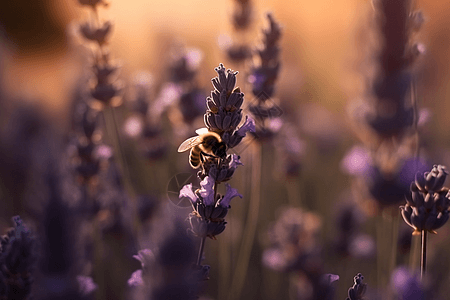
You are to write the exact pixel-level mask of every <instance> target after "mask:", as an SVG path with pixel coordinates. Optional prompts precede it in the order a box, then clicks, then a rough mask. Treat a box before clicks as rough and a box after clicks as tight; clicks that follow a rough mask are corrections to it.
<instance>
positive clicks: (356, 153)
mask: <svg viewBox="0 0 450 300" xmlns="http://www.w3.org/2000/svg"><path fill="white" fill-rule="evenodd" d="M371 165H372V158H371V157H370V154H369V152H368V151H367V150H366V149H365V148H364V147H362V146H353V147H352V148H351V149H350V151H348V152H347V154H346V155H345V157H344V159H343V160H342V161H341V170H342V171H344V172H345V173H347V174H349V175H353V176H360V175H364V174H367V173H368V172H369V170H370V169H371Z"/></svg>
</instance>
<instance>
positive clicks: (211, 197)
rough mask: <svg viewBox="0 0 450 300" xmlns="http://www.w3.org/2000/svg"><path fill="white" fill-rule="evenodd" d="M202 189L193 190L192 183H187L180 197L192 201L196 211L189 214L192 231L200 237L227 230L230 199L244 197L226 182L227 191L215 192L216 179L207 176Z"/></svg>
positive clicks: (213, 236)
mask: <svg viewBox="0 0 450 300" xmlns="http://www.w3.org/2000/svg"><path fill="white" fill-rule="evenodd" d="M200 185H201V189H197V190H196V191H195V192H193V191H192V184H188V185H185V186H184V187H183V188H182V189H181V191H180V198H181V197H186V198H188V199H189V200H190V201H191V204H192V207H193V208H194V211H193V212H192V213H191V214H190V215H189V221H190V223H191V230H192V232H193V233H194V234H195V235H197V236H199V237H210V238H212V239H215V236H216V235H218V234H220V233H222V231H224V230H225V225H226V224H227V222H225V219H224V218H225V216H226V215H227V213H228V209H229V208H230V201H231V199H233V198H234V197H236V196H239V197H240V198H242V195H241V194H239V193H238V191H237V190H236V189H234V188H232V187H231V186H230V185H229V184H226V185H225V186H226V189H227V190H226V193H225V195H223V196H221V195H219V194H217V193H215V192H214V179H213V177H211V176H206V177H205V179H203V180H202V181H201V183H200Z"/></svg>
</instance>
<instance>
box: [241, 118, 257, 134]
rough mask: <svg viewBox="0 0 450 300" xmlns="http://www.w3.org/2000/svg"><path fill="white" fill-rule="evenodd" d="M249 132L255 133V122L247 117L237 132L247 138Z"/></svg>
mask: <svg viewBox="0 0 450 300" xmlns="http://www.w3.org/2000/svg"><path fill="white" fill-rule="evenodd" d="M248 131H250V132H255V120H253V119H252V118H251V117H249V116H247V117H246V119H245V123H244V124H242V126H241V127H240V128H239V129H238V130H237V134H239V135H240V136H245V135H246V134H247V132H248Z"/></svg>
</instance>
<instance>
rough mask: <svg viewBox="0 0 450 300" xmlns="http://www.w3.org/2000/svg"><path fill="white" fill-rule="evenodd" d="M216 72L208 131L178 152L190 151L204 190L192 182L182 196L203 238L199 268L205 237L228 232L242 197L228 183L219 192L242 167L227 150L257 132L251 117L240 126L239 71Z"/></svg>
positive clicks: (222, 69)
mask: <svg viewBox="0 0 450 300" xmlns="http://www.w3.org/2000/svg"><path fill="white" fill-rule="evenodd" d="M215 71H216V72H217V74H218V76H217V77H215V78H213V79H212V84H213V86H214V91H212V92H211V96H210V97H207V98H206V106H207V110H206V113H205V116H204V122H205V126H206V128H201V129H198V130H196V133H197V136H194V137H191V138H189V139H187V140H186V141H184V142H183V143H182V144H181V145H180V147H179V148H178V152H184V151H187V150H190V155H189V164H190V165H191V167H192V168H194V169H197V168H200V171H199V172H198V174H197V175H198V178H199V179H200V180H201V182H200V185H201V188H200V189H197V190H195V191H194V190H193V188H192V183H190V184H187V185H185V186H184V187H183V188H182V189H181V190H180V194H179V197H180V198H183V197H186V198H188V199H189V200H190V202H191V205H192V208H193V212H192V213H191V214H190V215H189V222H190V225H191V228H190V231H191V232H192V233H194V234H195V235H196V236H198V237H200V238H201V244H200V250H199V256H198V260H197V265H200V262H201V257H202V253H203V247H204V241H205V238H206V237H209V238H211V239H215V236H216V235H218V234H220V233H222V232H223V231H224V230H225V225H226V221H225V219H224V218H225V216H226V215H227V213H228V209H229V208H230V201H231V199H233V198H234V197H236V196H239V197H240V198H242V195H241V194H239V192H238V191H237V190H236V189H234V188H232V187H231V186H230V185H229V184H225V186H226V192H225V194H224V195H220V194H218V193H217V186H218V185H219V184H220V183H222V182H225V181H228V180H230V179H231V177H232V176H233V174H234V172H235V170H236V168H237V166H239V165H242V162H241V161H240V157H239V156H238V155H236V154H227V151H228V150H229V149H231V148H233V147H235V146H237V145H238V144H239V143H240V142H241V141H242V139H243V138H244V137H245V136H246V134H247V132H249V131H250V132H254V131H255V122H254V120H253V119H252V118H250V117H248V116H247V117H246V118H245V121H244V122H243V124H242V125H241V126H239V124H241V122H242V108H241V106H242V103H243V101H244V94H243V93H241V92H240V89H239V87H235V85H236V75H237V74H238V72H234V71H232V70H226V69H225V67H224V66H223V64H220V65H219V67H217V68H215Z"/></svg>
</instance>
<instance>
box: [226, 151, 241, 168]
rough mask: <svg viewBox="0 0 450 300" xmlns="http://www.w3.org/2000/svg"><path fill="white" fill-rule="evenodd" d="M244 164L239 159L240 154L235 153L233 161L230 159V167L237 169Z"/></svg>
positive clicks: (232, 157)
mask: <svg viewBox="0 0 450 300" xmlns="http://www.w3.org/2000/svg"><path fill="white" fill-rule="evenodd" d="M243 165H244V164H243V163H242V162H241V161H240V160H239V156H238V155H236V154H233V155H232V156H231V161H230V164H229V167H230V168H231V169H236V168H237V166H243Z"/></svg>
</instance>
